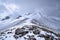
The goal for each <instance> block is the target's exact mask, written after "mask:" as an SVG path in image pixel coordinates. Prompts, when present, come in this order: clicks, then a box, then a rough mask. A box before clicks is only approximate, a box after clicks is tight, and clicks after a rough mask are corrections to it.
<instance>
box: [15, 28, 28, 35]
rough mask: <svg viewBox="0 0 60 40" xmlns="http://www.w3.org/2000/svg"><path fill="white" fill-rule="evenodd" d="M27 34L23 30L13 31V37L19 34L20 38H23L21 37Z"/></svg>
mask: <svg viewBox="0 0 60 40" xmlns="http://www.w3.org/2000/svg"><path fill="white" fill-rule="evenodd" d="M27 33H28V31H25V30H23V29H20V28H17V29H16V30H15V35H20V34H21V36H23V35H25V34H27Z"/></svg>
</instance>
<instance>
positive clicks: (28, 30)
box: [0, 25, 60, 40]
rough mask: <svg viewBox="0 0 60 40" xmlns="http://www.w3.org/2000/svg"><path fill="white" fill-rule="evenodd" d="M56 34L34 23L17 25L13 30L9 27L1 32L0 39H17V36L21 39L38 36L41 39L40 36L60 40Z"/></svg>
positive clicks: (32, 39) (36, 37)
mask: <svg viewBox="0 0 60 40" xmlns="http://www.w3.org/2000/svg"><path fill="white" fill-rule="evenodd" d="M12 29H13V28H12ZM42 31H43V32H42ZM52 34H53V35H52ZM3 35H4V36H3ZM8 35H9V36H8ZM57 35H58V34H57ZM57 35H55V34H54V33H51V32H47V31H46V30H45V31H44V30H43V29H41V28H40V27H38V26H35V25H25V26H23V27H22V28H19V27H17V28H14V30H10V29H9V30H8V31H6V32H1V35H0V40H6V39H7V38H9V39H10V38H14V40H18V39H19V38H21V40H23V39H24V40H38V38H40V39H41V40H43V39H42V38H44V40H60V36H57ZM22 38H23V39H22ZM12 40H13V39H12Z"/></svg>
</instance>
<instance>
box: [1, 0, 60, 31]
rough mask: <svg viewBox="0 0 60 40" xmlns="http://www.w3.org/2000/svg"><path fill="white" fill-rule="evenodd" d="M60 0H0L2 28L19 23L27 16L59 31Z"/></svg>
mask: <svg viewBox="0 0 60 40" xmlns="http://www.w3.org/2000/svg"><path fill="white" fill-rule="evenodd" d="M59 2H60V1H57V0H50V1H48V0H46V1H44V0H38V1H36V0H33V1H32V0H29V1H28V0H26V1H23V0H22V1H21V0H0V30H2V29H4V28H9V25H12V24H14V25H15V24H17V23H19V21H21V20H20V19H22V18H27V19H30V21H32V20H33V21H34V20H37V22H38V23H37V22H36V23H37V24H38V25H40V24H44V25H46V26H47V27H50V28H52V29H56V30H58V31H59V30H60V5H59V4H60V3H59ZM20 17H21V18H20ZM22 20H24V19H22ZM6 26H7V27H6Z"/></svg>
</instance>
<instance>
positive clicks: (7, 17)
mask: <svg viewBox="0 0 60 40" xmlns="http://www.w3.org/2000/svg"><path fill="white" fill-rule="evenodd" d="M9 18H10V17H9V16H6V17H5V18H3V19H2V21H4V20H6V19H9Z"/></svg>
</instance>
